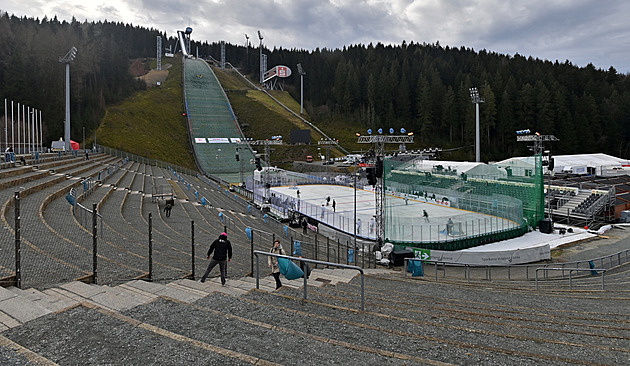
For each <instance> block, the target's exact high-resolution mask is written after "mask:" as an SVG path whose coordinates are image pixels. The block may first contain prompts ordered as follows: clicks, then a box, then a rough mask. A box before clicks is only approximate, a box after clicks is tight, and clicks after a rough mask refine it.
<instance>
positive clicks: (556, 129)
mask: <svg viewBox="0 0 630 366" xmlns="http://www.w3.org/2000/svg"><path fill="white" fill-rule="evenodd" d="M157 35H162V36H164V37H165V38H164V45H167V44H171V45H174V44H175V41H174V40H173V39H172V38H170V39H167V38H166V36H165V34H163V33H161V32H160V31H158V30H154V29H147V28H143V27H140V26H133V25H129V24H122V23H112V22H107V21H103V22H79V21H77V20H76V19H73V20H72V21H71V22H65V21H59V20H57V19H56V18H53V19H47V18H44V19H41V20H40V19H33V18H25V17H22V18H18V17H15V16H12V15H8V14H6V13H4V14H2V15H1V16H0V49H2V52H0V88H1V89H0V97H2V99H3V100H4V98H8V99H9V100H14V101H16V102H17V101H19V102H21V103H24V104H27V105H30V106H32V107H34V108H38V109H40V110H41V111H42V113H43V115H44V116H46V117H45V118H44V119H45V121H46V123H47V126H46V129H45V141H50V140H52V139H56V138H58V137H59V136H62V135H63V120H64V110H65V109H64V108H65V104H64V97H65V91H64V85H65V84H64V80H65V68H64V65H63V64H61V63H59V58H60V57H62V56H63V55H64V54H65V53H66V52H67V51H68V50H69V49H70V48H71V47H72V46H75V47H77V49H78V54H77V57H76V60H75V61H74V63H73V64H72V66H71V83H72V85H71V92H72V104H71V108H72V120H73V125H72V126H73V129H74V131H73V135H76V134H80V132H79V131H80V129H81V128H82V127H86V129H87V130H89V131H91V130H92V129H93V128H95V126H97V125H98V123H99V122H100V119H101V118H102V116H103V114H104V111H105V108H106V107H107V105H110V104H112V103H117V102H119V101H121V100H123V99H124V98H126V97H128V96H129V95H131V94H132V93H133V92H134V91H136V90H139V89H142V88H144V87H145V85H144V83H143V82H141V81H136V79H135V78H134V77H133V75H131V73H130V72H129V65H130V62H131V60H133V59H136V58H152V57H155V54H156V50H155V47H156V36H157ZM192 38H193V45H192V50H193V53H196V52H198V53H199V55H200V56H212V57H214V58H215V59H219V58H220V54H221V52H220V46H219V43H218V41H217V42H213V43H208V42H205V41H204V42H195V41H194V32H193V37H192ZM258 52H259V49H258V47H255V48H253V47H252V46H249V47H245V46H243V45H231V44H227V45H226V58H227V61H228V62H230V63H231V64H232V65H234V66H235V67H237V68H239V69H240V70H241V71H244V72H245V73H247V74H249V75H250V77H251V79H252V80H258ZM263 52H264V53H265V54H267V57H268V66H269V67H272V66H276V65H286V66H289V67H290V68H291V69H292V70H293V75H292V76H291V77H289V78H287V79H285V80H284V81H283V82H282V85H283V87H284V88H285V89H286V90H288V91H289V92H290V93H291V94H292V95H293V97H294V98H295V99H296V100H299V99H300V78H299V75H298V73H297V68H296V65H297V64H298V63H301V65H302V67H303V68H304V70H305V71H306V73H307V74H306V76H305V78H304V81H305V97H304V100H305V107H306V108H307V110H308V112H309V114H310V115H311V117H312V118H313V122H315V123H320V122H321V123H331V121H332V122H334V121H340V120H345V121H352V123H354V124H356V128H357V131H365V130H366V129H367V128H379V127H383V128H385V129H389V128H390V127H392V128H395V129H396V130H398V129H399V128H401V127H404V128H406V129H407V130H409V131H414V133H415V135H416V139H417V140H418V141H419V142H420V145H421V146H422V147H432V146H439V147H442V148H454V149H457V148H462V152H463V155H462V158H467V159H473V158H474V149H473V148H471V146H472V145H473V144H474V139H475V133H474V130H475V105H474V104H473V103H472V102H471V99H470V92H469V89H470V88H471V87H477V88H478V89H479V93H480V95H481V97H482V98H484V100H485V102H484V103H483V104H481V106H480V121H481V131H482V133H481V143H482V160H484V161H490V160H498V159H503V158H506V157H510V156H515V155H528V154H529V152H528V151H527V146H526V145H524V144H520V143H517V142H516V135H515V131H516V130H520V129H530V130H532V131H537V132H540V133H541V134H553V135H555V136H556V137H558V138H559V139H560V142H557V143H554V144H553V146H552V147H553V152H554V154H574V153H593V152H604V153H608V154H611V155H615V156H619V157H623V158H629V157H630V128H629V127H630V76H629V75H625V74H619V73H618V72H617V71H616V70H615V69H614V68H613V67H611V68H609V69H608V70H601V69H596V68H595V67H594V66H593V65H592V64H589V65H587V66H586V67H577V66H575V65H573V64H572V63H571V62H570V61H568V60H565V61H563V62H558V61H554V62H551V61H546V60H539V59H535V58H532V57H524V56H521V55H518V54H517V55H503V54H498V53H494V52H487V51H485V50H480V51H475V50H472V49H469V48H464V47H461V48H451V47H448V46H442V45H440V44H439V43H434V44H426V43H413V42H410V43H406V42H403V43H402V44H399V45H383V44H380V43H379V44H369V45H351V46H347V47H344V48H343V49H335V50H329V49H316V50H313V51H307V50H300V49H291V50H288V49H283V48H274V49H272V50H270V49H266V48H264V46H263ZM0 108H1V109H4V103H2V106H0ZM9 113H10V111H9ZM74 121H79V123H74Z"/></svg>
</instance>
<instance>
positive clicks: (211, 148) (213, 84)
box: [183, 57, 254, 183]
mask: <svg viewBox="0 0 630 366" xmlns="http://www.w3.org/2000/svg"><path fill="white" fill-rule="evenodd" d="M183 69H184V72H183V73H184V77H183V78H184V99H185V105H186V115H187V118H188V129H189V134H190V136H191V144H192V147H193V153H194V155H195V159H196V161H197V166H198V167H199V169H200V170H201V172H202V173H204V174H206V175H208V176H211V177H213V178H216V179H220V180H223V181H227V182H229V183H236V182H240V171H241V164H245V163H247V165H249V161H250V160H251V159H253V158H254V155H253V153H252V151H251V149H250V148H249V147H248V145H247V144H243V145H240V146H239V144H240V143H241V141H244V136H243V133H242V131H241V129H240V127H239V125H238V121H237V120H236V117H235V116H234V113H233V111H232V108H231V106H230V102H229V100H228V98H227V96H226V95H225V92H224V90H223V88H222V87H221V84H220V83H219V81H218V79H217V77H216V75H215V74H214V72H213V71H212V68H210V66H209V65H208V64H207V63H206V62H205V61H203V60H200V59H194V58H187V57H184V68H183ZM237 149H238V152H239V158H240V159H241V163H240V164H239V163H238V162H237V161H236V153H237Z"/></svg>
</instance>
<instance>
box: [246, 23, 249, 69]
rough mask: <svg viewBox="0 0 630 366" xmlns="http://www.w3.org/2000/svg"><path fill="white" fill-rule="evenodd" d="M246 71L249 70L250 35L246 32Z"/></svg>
mask: <svg viewBox="0 0 630 366" xmlns="http://www.w3.org/2000/svg"><path fill="white" fill-rule="evenodd" d="M245 72H246V73H247V72H249V36H248V35H247V33H245Z"/></svg>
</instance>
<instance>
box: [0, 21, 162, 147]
mask: <svg viewBox="0 0 630 366" xmlns="http://www.w3.org/2000/svg"><path fill="white" fill-rule="evenodd" d="M158 35H160V32H158V31H157V30H154V29H146V28H143V27H138V26H132V25H129V24H123V23H114V22H107V21H103V22H101V21H99V22H79V21H77V20H76V19H72V20H71V21H70V22H67V21H59V20H58V19H57V18H56V17H55V18H52V19H48V18H43V19H41V20H40V19H36V18H27V17H16V16H14V15H9V14H8V13H6V12H5V13H2V14H0V49H1V50H2V52H0V98H1V99H2V103H0V104H1V105H2V106H1V107H0V108H1V112H0V115H4V99H5V98H6V99H7V100H9V101H14V107H15V108H17V103H18V102H19V103H21V104H23V105H28V106H30V107H32V108H37V109H38V110H39V111H41V112H42V120H43V122H44V123H43V128H42V130H43V135H44V139H43V141H44V144H45V145H47V146H50V142H51V141H52V140H58V139H59V138H60V137H63V135H64V133H63V131H64V123H65V77H66V70H65V65H64V64H62V63H60V61H59V59H60V58H61V57H63V56H64V55H65V54H66V53H67V52H68V51H69V50H70V48H72V47H73V46H74V47H76V48H77V50H78V52H77V55H76V58H75V59H74V61H73V62H72V63H71V65H70V95H71V100H70V110H71V134H70V136H71V138H72V139H74V140H77V141H80V138H81V136H82V134H83V128H85V130H86V134H87V136H90V133H91V132H92V131H93V130H95V129H96V127H97V126H98V124H99V122H100V121H101V119H102V117H103V116H104V114H105V109H106V107H107V105H109V104H113V103H117V102H120V101H122V100H124V99H125V98H127V97H128V96H130V95H131V94H132V93H133V92H134V91H136V90H140V89H142V88H145V87H146V85H145V83H144V82H143V81H140V80H137V79H136V78H134V77H133V75H132V74H131V73H130V71H129V62H130V60H131V59H135V58H141V57H155V55H156V37H157V36H158ZM7 109H8V110H7V113H8V117H9V123H10V119H11V105H10V104H9V105H8V108H7ZM15 113H17V112H15ZM14 117H15V118H17V115H14ZM2 123H3V124H4V118H3V119H2ZM9 130H10V129H9ZM2 139H3V140H4V134H3V136H2ZM9 139H10V137H9Z"/></svg>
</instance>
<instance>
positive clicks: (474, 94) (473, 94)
mask: <svg viewBox="0 0 630 366" xmlns="http://www.w3.org/2000/svg"><path fill="white" fill-rule="evenodd" d="M470 99H471V100H472V102H473V104H474V105H475V118H476V119H475V121H476V122H475V159H476V160H475V161H476V162H477V163H479V162H480V161H481V147H480V143H479V103H483V102H484V99H483V98H481V97H480V96H479V89H477V87H473V88H470Z"/></svg>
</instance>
